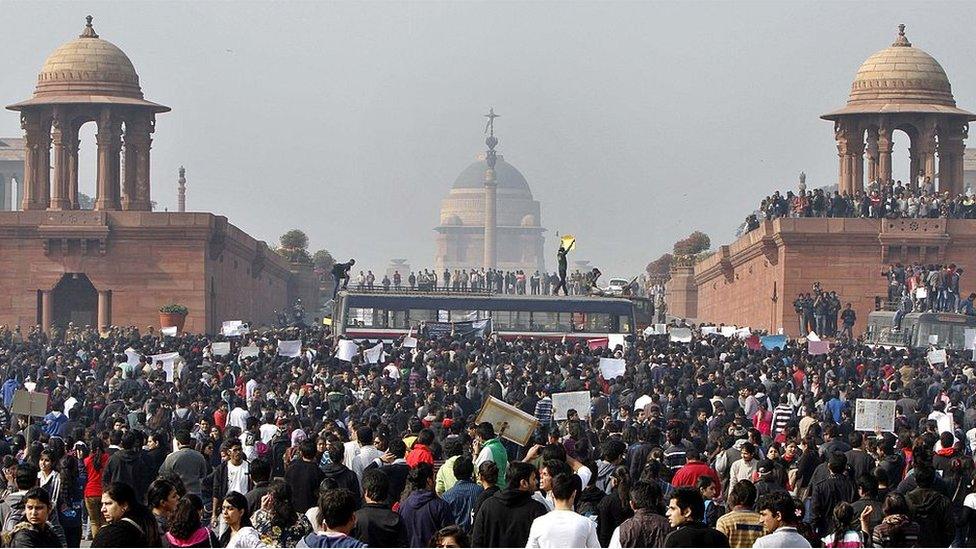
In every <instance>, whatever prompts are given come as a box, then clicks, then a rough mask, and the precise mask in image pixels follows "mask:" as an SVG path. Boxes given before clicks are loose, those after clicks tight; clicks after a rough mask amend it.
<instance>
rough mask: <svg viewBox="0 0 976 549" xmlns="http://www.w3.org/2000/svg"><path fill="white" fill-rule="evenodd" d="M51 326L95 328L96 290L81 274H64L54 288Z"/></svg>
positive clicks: (96, 311)
mask: <svg viewBox="0 0 976 549" xmlns="http://www.w3.org/2000/svg"><path fill="white" fill-rule="evenodd" d="M52 297H53V298H54V314H53V315H52V316H53V318H52V319H51V320H52V324H53V325H55V326H59V327H62V328H63V327H65V326H67V325H68V323H69V322H71V323H73V324H74V325H75V326H97V322H98V290H96V289H95V286H94V285H93V284H92V283H91V280H89V279H88V277H87V276H85V275H84V274H83V273H66V274H65V275H64V276H62V277H61V281H60V282H58V284H57V286H55V287H54V292H53V296H52Z"/></svg>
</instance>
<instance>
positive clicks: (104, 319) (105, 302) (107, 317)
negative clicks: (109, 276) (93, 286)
mask: <svg viewBox="0 0 976 549" xmlns="http://www.w3.org/2000/svg"><path fill="white" fill-rule="evenodd" d="M111 299H112V294H111V292H110V291H109V290H98V329H99V330H101V329H103V328H107V327H109V326H110V325H111V324H112V302H111Z"/></svg>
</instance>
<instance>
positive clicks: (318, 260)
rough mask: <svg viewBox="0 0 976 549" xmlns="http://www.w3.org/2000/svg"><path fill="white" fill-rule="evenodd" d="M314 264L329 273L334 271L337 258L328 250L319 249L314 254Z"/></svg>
mask: <svg viewBox="0 0 976 549" xmlns="http://www.w3.org/2000/svg"><path fill="white" fill-rule="evenodd" d="M312 264H314V265H315V268H316V269H319V270H320V271H322V272H324V273H328V272H331V271H332V266H333V265H335V258H333V257H332V254H330V253H329V251H328V250H319V251H317V252H315V254H313V255H312Z"/></svg>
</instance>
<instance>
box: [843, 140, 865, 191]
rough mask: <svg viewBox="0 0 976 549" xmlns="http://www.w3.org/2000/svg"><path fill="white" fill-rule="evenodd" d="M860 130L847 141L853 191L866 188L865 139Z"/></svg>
mask: <svg viewBox="0 0 976 549" xmlns="http://www.w3.org/2000/svg"><path fill="white" fill-rule="evenodd" d="M860 135H861V134H860V132H859V133H858V134H857V137H855V138H854V139H853V140H848V143H847V155H848V156H847V158H848V162H849V163H850V174H851V189H852V190H853V192H855V193H856V192H858V191H863V190H864V141H863V140H862V139H860Z"/></svg>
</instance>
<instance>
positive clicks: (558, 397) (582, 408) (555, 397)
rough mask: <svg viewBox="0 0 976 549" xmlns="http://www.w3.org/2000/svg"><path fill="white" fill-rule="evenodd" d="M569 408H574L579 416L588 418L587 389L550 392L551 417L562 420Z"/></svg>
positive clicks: (588, 402) (588, 394) (588, 396)
mask: <svg viewBox="0 0 976 549" xmlns="http://www.w3.org/2000/svg"><path fill="white" fill-rule="evenodd" d="M570 410H576V412H577V413H578V414H579V417H581V418H589V417H590V393H589V391H571V392H568V393H553V394H552V419H555V420H556V421H561V420H564V419H566V414H567V413H568V412H569V411H570Z"/></svg>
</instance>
